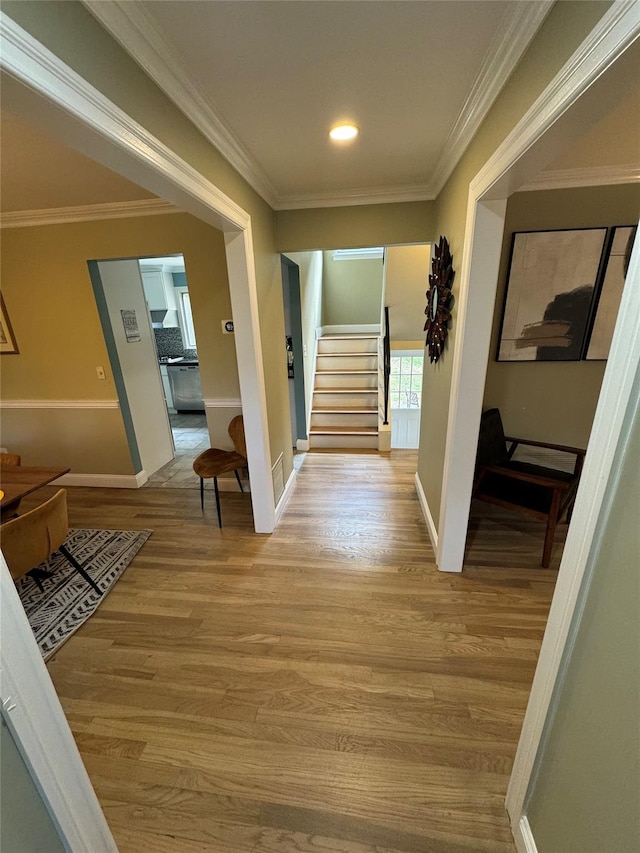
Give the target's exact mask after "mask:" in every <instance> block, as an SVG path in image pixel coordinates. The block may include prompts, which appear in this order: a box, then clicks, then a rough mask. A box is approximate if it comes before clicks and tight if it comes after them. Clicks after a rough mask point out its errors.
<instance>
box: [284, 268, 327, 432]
mask: <svg viewBox="0 0 640 853" xmlns="http://www.w3.org/2000/svg"><path fill="white" fill-rule="evenodd" d="M287 257H288V258H289V260H290V261H293V262H294V264H298V268H299V270H300V313H301V315H302V344H303V347H304V348H305V353H304V355H303V362H304V397H305V412H306V415H307V422H309V420H310V413H311V403H312V398H313V368H314V366H315V361H314V356H315V347H316V330H317V328H318V327H319V326H321V325H322V252H289V253H287Z"/></svg>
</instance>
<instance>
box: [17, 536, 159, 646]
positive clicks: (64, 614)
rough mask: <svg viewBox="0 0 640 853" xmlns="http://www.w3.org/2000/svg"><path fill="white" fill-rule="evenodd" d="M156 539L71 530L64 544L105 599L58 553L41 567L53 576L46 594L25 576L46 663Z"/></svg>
mask: <svg viewBox="0 0 640 853" xmlns="http://www.w3.org/2000/svg"><path fill="white" fill-rule="evenodd" d="M149 536H151V531H150V530H70V531H69V535H68V536H67V540H66V542H65V543H64V544H65V545H66V546H67V549H68V550H69V551H70V552H71V554H73V556H74V557H75V558H76V560H77V561H78V562H79V563H80V565H81V566H82V567H83V568H84V569H85V570H86V571H87V573H88V574H89V575H90V576H91V577H92V578H93V580H94V581H95V582H96V584H97V585H98V587H99V588H100V589H101V590H102V591H103V592H102V595H101V596H98V594H97V593H96V592H95V590H93V589H92V588H91V587H90V586H89V584H88V583H87V582H86V581H85V580H84V578H82V576H81V575H80V574H79V573H78V572H77V571H76V570H75V569H74V568H73V566H72V565H71V564H70V563H69V562H68V560H66V559H65V558H64V557H63V556H62V554H61V553H60V552H59V551H57V552H56V553H55V554H53V555H52V556H51V557H49V559H48V560H46V561H45V562H44V563H41V564H40V565H39V566H38V568H39V569H42V570H44V571H46V572H51V576H50V577H48V578H45V579H43V580H42V581H41V583H42V586H43V589H44V591H41V590H40V589H38V586H37V584H36V582H35V581H34V580H33V578H31V577H29V576H28V575H24V576H23V577H21V578H20V579H19V580H18V581H17V582H16V588H17V590H18V595H19V596H20V599H21V601H22V604H23V607H24V609H25V611H26V614H27V618H28V619H29V624H30V625H31V628H32V629H33V633H34V634H35V638H36V640H37V642H38V646H39V647H40V651H41V652H42V656H43V658H44V659H45V660H47V659H48V658H50V657H51V655H52V654H53V653H54V652H55V651H57V649H59V648H60V646H61V645H62V644H63V643H64V642H65V641H66V640H68V639H69V637H70V636H71V635H72V634H73V633H74V632H75V631H77V630H78V628H79V627H80V626H81V625H82V623H83V622H85V621H86V620H87V619H88V618H89V617H90V616H92V615H93V614H94V613H95V611H96V609H97V608H98V607H99V606H100V604H101V603H102V601H103V600H104V598H105V596H106V595H107V593H108V592H109V590H110V589H111V587H112V586H113V585H114V583H115V582H116V581H117V580H118V578H119V577H120V575H121V574H122V573H123V572H124V570H125V569H126V568H127V566H128V565H129V563H130V562H131V561H132V560H133V558H134V557H135V555H136V554H137V553H138V551H139V550H140V548H142V546H143V545H144V543H145V542H146V541H147V539H148V538H149Z"/></svg>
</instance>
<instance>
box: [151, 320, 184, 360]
mask: <svg viewBox="0 0 640 853" xmlns="http://www.w3.org/2000/svg"><path fill="white" fill-rule="evenodd" d="M153 332H154V334H155V336H156V348H157V350H158V357H159V358H180V356H182V355H184V344H183V343H182V333H181V332H180V329H179V328H178V327H177V326H173V327H169V328H168V329H154V330H153Z"/></svg>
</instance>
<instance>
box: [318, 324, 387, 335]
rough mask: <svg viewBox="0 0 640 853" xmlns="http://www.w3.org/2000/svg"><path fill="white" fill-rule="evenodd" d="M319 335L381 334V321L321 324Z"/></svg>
mask: <svg viewBox="0 0 640 853" xmlns="http://www.w3.org/2000/svg"><path fill="white" fill-rule="evenodd" d="M318 331H319V332H320V334H319V335H318V337H320V338H321V337H323V336H324V335H379V334H380V323H361V324H353V325H347V326H320V328H319V329H318V330H317V331H316V334H318Z"/></svg>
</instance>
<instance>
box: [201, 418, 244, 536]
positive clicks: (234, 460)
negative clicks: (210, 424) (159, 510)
mask: <svg viewBox="0 0 640 853" xmlns="http://www.w3.org/2000/svg"><path fill="white" fill-rule="evenodd" d="M229 435H230V437H231V440H232V441H233V446H234V447H235V450H218V449H217V448H216V447H210V448H209V449H208V450H204V451H203V452H202V453H201V454H200V455H199V456H197V457H196V458H195V459H194V462H193V470H194V471H195V472H196V474H197V475H198V477H200V506H201V507H202V511H203V512H204V481H205V479H210V478H213V487H214V489H215V493H216V509H217V510H218V526H219V527H222V513H221V512H220V492H219V490H218V477H219V476H220V475H221V474H227V473H228V472H230V471H233V472H234V474H235V475H236V480H237V481H238V485H239V486H240V491H241V492H244V489H243V488H242V480H241V479H240V475H239V474H238V471H239V470H240V469H242V468H246V467H247V447H246V444H245V439H244V421H243V420H242V415H236V417H235V418H233V420H232V421H231V423H230V424H229Z"/></svg>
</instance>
